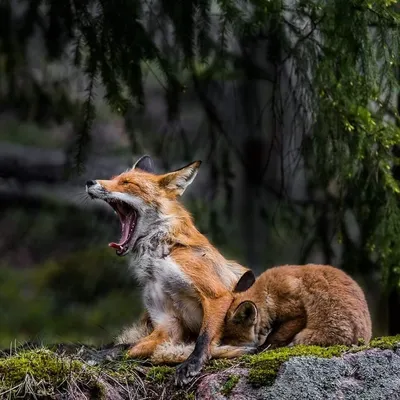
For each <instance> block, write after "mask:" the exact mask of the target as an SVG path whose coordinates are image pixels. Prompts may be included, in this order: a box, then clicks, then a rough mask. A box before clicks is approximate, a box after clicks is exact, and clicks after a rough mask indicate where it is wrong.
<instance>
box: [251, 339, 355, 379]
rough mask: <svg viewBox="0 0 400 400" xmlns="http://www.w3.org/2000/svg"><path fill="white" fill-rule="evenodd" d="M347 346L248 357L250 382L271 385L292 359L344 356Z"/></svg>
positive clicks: (292, 349)
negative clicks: (282, 368)
mask: <svg viewBox="0 0 400 400" xmlns="http://www.w3.org/2000/svg"><path fill="white" fill-rule="evenodd" d="M346 350H348V347H346V346H332V347H319V346H302V345H301V346H294V347H282V348H279V349H276V350H270V351H265V352H263V353H261V354H257V355H254V356H246V359H247V362H248V364H249V367H250V371H249V381H250V382H251V383H253V384H257V385H270V384H271V383H273V382H274V380H275V378H276V375H277V374H278V371H279V368H280V367H281V365H282V364H283V363H284V362H285V361H287V360H289V358H291V357H301V356H314V357H321V358H331V357H336V356H340V355H342V354H343V353H344V352H345V351H346Z"/></svg>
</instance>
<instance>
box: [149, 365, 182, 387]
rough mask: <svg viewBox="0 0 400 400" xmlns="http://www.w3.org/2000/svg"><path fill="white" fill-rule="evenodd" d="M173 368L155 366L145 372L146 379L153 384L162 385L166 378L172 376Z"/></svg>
mask: <svg viewBox="0 0 400 400" xmlns="http://www.w3.org/2000/svg"><path fill="white" fill-rule="evenodd" d="M174 371H175V368H172V367H167V366H164V365H157V366H154V367H151V368H150V369H149V370H148V371H147V375H146V379H147V380H150V381H151V382H154V383H164V382H165V381H166V380H167V379H168V378H170V377H171V376H172V374H173V373H174Z"/></svg>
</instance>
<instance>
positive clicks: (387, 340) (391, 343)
mask: <svg viewBox="0 0 400 400" xmlns="http://www.w3.org/2000/svg"><path fill="white" fill-rule="evenodd" d="M398 344H400V335H396V336H383V337H377V338H375V339H372V340H371V342H370V344H369V346H368V347H370V348H372V347H375V348H378V349H393V348H394V347H396V345H398Z"/></svg>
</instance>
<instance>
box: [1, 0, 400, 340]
mask: <svg viewBox="0 0 400 400" xmlns="http://www.w3.org/2000/svg"><path fill="white" fill-rule="evenodd" d="M399 10H400V6H399V5H398V4H397V2H396V1H390V0H379V1H370V0H248V1H244V0H243V1H240V0H237V1H233V0H214V1H211V0H185V1H183V2H177V1H170V0H99V1H95V0H80V1H74V0H62V1H61V0H59V1H57V0H47V1H44V0H29V1H28V0H19V1H17V0H2V1H0V268H1V271H0V272H1V273H0V344H1V345H2V346H4V347H7V346H9V345H10V343H12V342H13V341H14V340H16V341H24V340H43V341H45V342H55V341H58V342H59V341H66V340H74V341H82V342H86V343H98V344H101V343H107V342H109V341H110V340H112V338H113V336H114V335H115V334H116V333H118V331H119V330H120V329H121V328H122V327H123V326H124V325H125V324H127V323H129V322H131V321H132V320H134V319H135V318H136V317H137V316H138V313H139V312H140V310H141V300H140V295H139V293H138V291H137V288H136V285H135V282H134V280H133V278H131V277H130V276H129V275H128V274H127V268H126V265H125V264H126V262H127V259H126V257H125V258H122V259H121V258H119V257H117V256H116V255H115V252H114V251H113V250H112V249H110V248H108V247H107V243H108V242H109V241H113V240H115V239H116V238H117V237H118V235H119V222H118V219H117V218H115V216H114V214H113V213H112V212H111V210H110V209H109V207H107V206H106V205H103V204H100V203H97V202H92V201H88V199H87V198H86V196H85V181H86V180H87V179H101V178H109V177H110V176H112V175H115V174H118V173H120V172H122V171H124V170H125V169H126V168H128V167H129V166H131V165H132V163H133V161H134V160H136V159H137V158H138V157H139V156H141V155H143V154H150V155H152V156H153V157H154V158H155V160H156V163H157V168H158V169H159V171H160V172H164V171H167V170H171V169H173V168H180V167H181V166H183V165H185V164H186V163H189V162H191V161H193V160H196V159H201V160H203V164H202V167H201V170H200V173H199V175H198V177H197V178H196V181H195V182H194V183H193V185H192V186H191V187H190V189H189V190H188V191H187V192H186V193H185V195H184V197H183V199H182V201H183V202H184V203H185V204H186V205H187V207H188V208H189V210H190V211H191V212H192V213H193V216H194V218H195V220H196V224H197V226H198V227H199V229H200V230H201V231H202V232H203V233H205V234H206V235H207V236H208V237H209V238H210V239H211V240H212V242H213V243H214V244H215V245H216V246H217V247H218V248H219V249H220V250H221V251H222V252H223V253H224V254H225V255H226V256H228V257H231V258H235V259H237V260H238V261H239V262H241V263H243V264H245V265H247V266H249V267H251V268H253V269H254V270H255V271H256V272H257V273H261V272H262V271H263V270H265V269H266V268H269V267H271V266H273V265H277V264H283V263H305V262H314V263H329V264H333V265H335V266H338V267H340V268H343V269H344V270H346V271H348V272H349V273H350V274H351V275H352V276H353V277H355V278H356V280H357V281H358V282H359V283H360V284H361V285H362V286H363V288H364V289H365V290H366V293H367V297H368V302H369V305H370V309H371V313H372V316H373V320H374V334H375V335H380V334H394V333H400V319H399V318H398V310H399V309H400V292H399V273H400V246H399V240H400V239H399V238H400V203H399V200H400V199H399V192H400V186H399V179H400V170H399V169H398V161H399V159H398V157H399V155H400V148H399V147H398V145H399V144H400V128H399V118H398V111H399V104H400V102H399V91H398V87H399V79H400V69H399V60H400V58H399V57H400V54H399V38H400V35H399V33H400V32H399V15H398V12H399Z"/></svg>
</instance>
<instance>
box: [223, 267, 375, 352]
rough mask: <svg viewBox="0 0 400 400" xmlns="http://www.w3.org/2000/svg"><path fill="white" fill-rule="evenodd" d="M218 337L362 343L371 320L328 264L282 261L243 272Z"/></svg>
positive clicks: (354, 286)
mask: <svg viewBox="0 0 400 400" xmlns="http://www.w3.org/2000/svg"><path fill="white" fill-rule="evenodd" d="M234 292H235V294H234V301H233V302H232V303H231V306H230V308H229V310H228V311H227V314H226V319H225V326H224V334H223V337H222V342H223V343H224V344H226V345H232V344H234V345H235V346H250V347H251V346H256V347H258V349H263V348H267V347H268V348H276V347H283V346H295V345H316V346H323V347H327V346H333V345H346V346H351V345H357V344H358V343H359V342H360V340H362V341H364V343H365V344H368V343H369V341H370V340H371V336H372V322H371V316H370V312H369V308H368V303H367V301H366V298H365V295H364V292H363V290H362V289H361V287H360V286H359V285H358V283H357V282H356V281H355V280H354V279H353V278H351V277H350V276H349V275H348V274H346V273H345V272H344V271H342V270H340V269H339V268H335V267H333V266H330V265H319V264H306V265H283V266H277V267H273V268H270V269H268V270H266V271H265V272H263V273H262V274H261V275H260V276H259V277H258V278H257V279H256V278H255V276H254V274H253V273H252V272H251V271H247V272H245V273H244V275H243V276H242V277H241V278H240V280H239V281H238V283H237V285H236V288H235V290H234Z"/></svg>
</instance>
